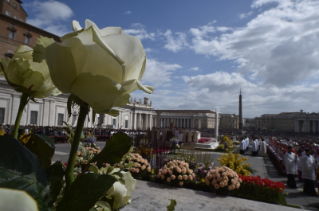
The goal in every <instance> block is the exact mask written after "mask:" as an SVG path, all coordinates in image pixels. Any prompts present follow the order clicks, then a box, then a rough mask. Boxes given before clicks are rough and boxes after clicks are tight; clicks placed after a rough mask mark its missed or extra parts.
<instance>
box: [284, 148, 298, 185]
mask: <svg viewBox="0 0 319 211" xmlns="http://www.w3.org/2000/svg"><path fill="white" fill-rule="evenodd" d="M284 161H285V166H286V174H287V186H289V187H291V188H297V185H296V180H295V175H296V174H297V162H298V161H299V158H298V156H297V155H296V154H295V153H293V152H292V146H290V145H289V146H288V151H287V152H286V154H285V156H284Z"/></svg>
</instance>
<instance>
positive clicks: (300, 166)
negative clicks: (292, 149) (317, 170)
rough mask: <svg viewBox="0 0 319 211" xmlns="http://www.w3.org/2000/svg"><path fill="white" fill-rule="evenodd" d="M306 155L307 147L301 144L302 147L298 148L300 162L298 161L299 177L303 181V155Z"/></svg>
mask: <svg viewBox="0 0 319 211" xmlns="http://www.w3.org/2000/svg"><path fill="white" fill-rule="evenodd" d="M305 155H306V153H305V147H304V146H300V148H299V150H298V156H299V157H300V159H299V162H298V179H299V182H303V179H302V163H301V157H303V156H305Z"/></svg>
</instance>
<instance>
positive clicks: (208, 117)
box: [153, 110, 216, 129]
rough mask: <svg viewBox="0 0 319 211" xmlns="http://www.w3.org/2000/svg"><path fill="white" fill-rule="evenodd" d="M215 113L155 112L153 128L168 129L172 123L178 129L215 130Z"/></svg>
mask: <svg viewBox="0 0 319 211" xmlns="http://www.w3.org/2000/svg"><path fill="white" fill-rule="evenodd" d="M215 116H216V114H215V111H211V110H155V114H154V115H153V126H154V127H157V128H168V127H169V126H170V123H173V125H174V126H175V127H178V128H191V129H209V128H215Z"/></svg>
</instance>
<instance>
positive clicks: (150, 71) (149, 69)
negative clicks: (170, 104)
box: [142, 59, 182, 88]
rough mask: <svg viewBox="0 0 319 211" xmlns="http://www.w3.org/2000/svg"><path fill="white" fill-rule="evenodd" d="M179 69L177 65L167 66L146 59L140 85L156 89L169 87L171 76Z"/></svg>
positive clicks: (163, 63) (179, 66)
mask: <svg viewBox="0 0 319 211" xmlns="http://www.w3.org/2000/svg"><path fill="white" fill-rule="evenodd" d="M180 68H182V66H181V65H179V64H167V63H165V62H159V61H157V60H155V59H148V60H147V62H146V69H145V73H144V76H143V78H142V83H143V84H147V85H151V86H155V87H157V88H158V87H167V86H170V85H171V74H172V73H173V71H175V70H177V69H180Z"/></svg>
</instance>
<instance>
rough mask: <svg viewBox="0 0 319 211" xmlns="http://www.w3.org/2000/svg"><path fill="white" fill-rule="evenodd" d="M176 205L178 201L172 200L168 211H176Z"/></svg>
mask: <svg viewBox="0 0 319 211" xmlns="http://www.w3.org/2000/svg"><path fill="white" fill-rule="evenodd" d="M176 204H177V203H176V200H174V199H171V204H170V205H168V206H167V211H174V210H175V206H176Z"/></svg>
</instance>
